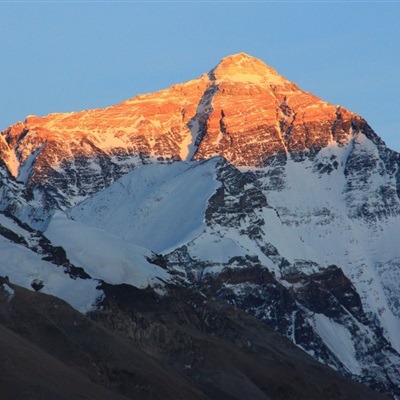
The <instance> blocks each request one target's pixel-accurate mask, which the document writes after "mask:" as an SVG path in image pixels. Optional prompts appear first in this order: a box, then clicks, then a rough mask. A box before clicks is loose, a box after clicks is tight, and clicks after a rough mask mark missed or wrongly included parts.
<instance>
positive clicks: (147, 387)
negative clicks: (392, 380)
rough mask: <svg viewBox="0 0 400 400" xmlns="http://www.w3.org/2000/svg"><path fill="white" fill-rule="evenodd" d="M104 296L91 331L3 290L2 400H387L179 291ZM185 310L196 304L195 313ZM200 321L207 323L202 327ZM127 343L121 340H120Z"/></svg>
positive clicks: (39, 299) (40, 300)
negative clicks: (4, 399) (161, 295)
mask: <svg viewBox="0 0 400 400" xmlns="http://www.w3.org/2000/svg"><path fill="white" fill-rule="evenodd" d="M105 292H106V293H107V296H106V298H105V299H104V301H103V307H104V310H103V312H97V313H96V314H95V315H92V319H97V320H98V321H99V322H97V323H96V322H93V320H90V319H89V318H87V317H85V316H83V315H82V314H79V313H78V312H76V311H75V310H73V309H72V308H71V307H69V306H68V305H67V304H66V303H64V302H62V301H60V300H58V299H57V298H54V297H52V296H48V295H44V294H41V293H32V292H28V291H27V290H25V289H23V288H21V287H18V286H16V285H14V284H12V283H11V282H9V281H4V280H2V283H1V285H0V348H1V352H2V357H1V361H0V363H1V365H2V366H3V368H2V376H1V378H0V388H1V390H2V395H3V396H5V395H6V396H8V397H7V398H13V399H27V398H29V399H53V400H54V399H67V398H71V397H73V398H74V399H95V398H104V399H121V400H122V399H127V398H135V399H188V398H190V399H199V400H200V399H204V400H206V399H221V398H226V399H240V398H244V397H246V398H249V399H254V400H267V399H270V398H274V399H309V398H313V399H323V398H327V397H326V396H328V398H330V399H351V398H354V397H358V398H363V399H371V400H372V399H376V400H378V399H383V398H385V397H384V396H382V395H379V394H377V393H374V392H373V391H371V390H369V389H367V388H366V387H363V386H361V385H358V384H356V383H354V382H351V381H350V380H346V379H344V378H343V377H341V376H340V375H339V374H337V373H334V372H333V371H331V370H330V369H329V368H327V367H325V366H323V365H321V364H318V363H317V362H315V361H314V360H312V358H311V357H308V356H307V355H305V354H304V353H303V352H301V351H300V350H299V349H297V348H296V347H295V346H293V345H291V343H290V342H289V341H288V340H286V339H284V338H282V337H280V336H279V335H277V334H276V333H274V332H273V331H270V330H268V329H267V328H266V327H265V326H263V325H262V324H261V323H260V322H259V321H257V320H256V319H252V318H251V317H248V316H246V315H245V314H243V313H238V312H237V311H234V310H233V309H231V308H229V307H227V306H226V305H224V304H223V303H222V304H219V305H217V304H215V302H207V303H204V302H203V300H202V299H200V298H199V297H198V296H197V295H195V294H193V293H191V292H190V291H189V292H188V291H187V290H182V291H180V293H177V292H174V293H171V296H170V297H169V298H168V299H166V298H164V300H162V299H161V298H159V297H158V296H157V295H155V293H151V291H146V292H142V293H141V292H140V291H138V290H136V291H135V290H134V288H132V287H129V286H128V285H125V286H124V285H121V286H115V287H111V286H108V287H107V288H105ZM127 293H129V296H126V294H127ZM211 303H213V304H211ZM185 304H186V305H185ZM190 304H197V306H198V307H199V309H198V312H197V313H193V307H192V306H190ZM177 313H178V315H179V318H183V320H177V319H176V315H177ZM200 313H206V314H207V315H208V317H209V323H210V324H211V325H210V326H209V327H207V325H205V324H204V321H202V318H199V316H200ZM134 321H136V323H135V324H136V326H135V328H134V329H132V326H133V323H134ZM100 323H101V324H102V325H105V326H107V325H109V326H111V327H113V328H112V329H113V330H114V332H113V331H111V330H110V329H108V328H107V327H104V326H101V324H100ZM115 324H117V326H118V328H117V329H115ZM221 324H222V325H221ZM126 328H131V329H129V330H128V329H126ZM116 331H117V332H116ZM128 334H129V335H130V338H129V339H128V338H127V337H124V336H127V335H128ZM157 335H163V340H160V337H157ZM177 338H179V340H177ZM277 349H281V350H277ZM227 355H229V356H227ZM287 382H290V385H287Z"/></svg>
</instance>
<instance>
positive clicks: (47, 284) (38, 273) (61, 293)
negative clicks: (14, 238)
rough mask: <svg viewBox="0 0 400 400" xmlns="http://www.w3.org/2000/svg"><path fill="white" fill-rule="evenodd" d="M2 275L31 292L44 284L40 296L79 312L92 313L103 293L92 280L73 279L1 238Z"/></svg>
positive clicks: (23, 248)
mask: <svg viewBox="0 0 400 400" xmlns="http://www.w3.org/2000/svg"><path fill="white" fill-rule="evenodd" d="M0 254H1V261H0V275H2V276H6V275H7V276H8V277H9V279H10V281H11V282H13V283H15V284H17V285H19V286H22V287H25V288H27V289H30V290H32V286H31V284H32V282H33V281H34V280H38V281H42V282H43V284H44V287H43V288H42V289H41V292H43V293H47V294H51V295H54V296H57V297H59V298H61V299H63V300H65V301H66V302H67V303H69V304H70V305H71V306H72V307H74V308H75V309H77V310H78V311H80V312H87V311H89V310H91V309H92V307H93V305H94V304H95V302H96V300H97V299H98V297H99V296H101V294H102V292H100V291H98V290H97V289H96V287H97V286H98V282H96V281H94V280H92V279H85V280H83V279H75V280H74V279H71V278H70V277H69V275H68V274H66V273H65V272H64V270H63V269H62V267H58V266H56V265H54V264H51V263H49V262H46V261H43V260H42V259H41V257H42V256H41V255H39V254H36V253H34V252H32V251H31V250H29V249H27V248H26V247H23V246H20V245H17V244H14V243H12V242H10V241H9V240H7V239H5V238H3V237H2V236H0Z"/></svg>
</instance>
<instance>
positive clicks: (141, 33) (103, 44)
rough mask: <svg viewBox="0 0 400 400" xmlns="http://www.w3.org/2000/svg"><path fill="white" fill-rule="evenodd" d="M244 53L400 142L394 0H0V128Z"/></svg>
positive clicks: (189, 74)
mask: <svg viewBox="0 0 400 400" xmlns="http://www.w3.org/2000/svg"><path fill="white" fill-rule="evenodd" d="M242 51H243V52H245V53H248V54H249V55H252V56H254V57H257V58H260V59H261V60H263V61H264V62H266V63H267V64H268V65H270V66H271V67H273V68H275V69H276V70H277V71H278V72H279V73H280V74H282V75H284V76H285V77H286V78H288V79H290V80H291V81H293V82H295V83H297V84H298V85H299V86H300V87H301V88H302V89H303V90H306V91H308V92H312V93H314V94H315V95H317V96H319V97H321V98H322V99H324V100H326V101H329V102H331V103H333V104H335V105H342V106H344V107H345V108H347V109H349V110H351V111H354V112H356V113H358V114H360V115H362V116H363V117H364V118H365V119H366V120H367V121H368V122H369V124H370V125H371V126H372V128H373V129H374V130H375V131H376V133H378V134H379V135H380V136H381V137H382V138H383V139H384V140H385V142H386V143H387V145H388V146H389V147H391V148H393V149H395V150H397V151H400V112H399V98H398V97H399V92H400V2H399V1H384V0H381V1H351V0H346V1H284V0H280V1H218V0H213V1H73V0H69V1H18V0H12V1H5V0H0V107H1V108H0V130H3V129H4V128H6V127H7V126H9V125H11V124H13V123H15V122H17V121H21V120H22V121H23V120H24V119H25V117H26V116H27V115H30V114H34V115H40V116H43V115H46V114H48V113H50V112H64V111H65V112H67V111H80V110H82V109H89V108H95V107H105V106H109V105H112V104H116V103H118V102H120V101H122V100H125V99H127V98H130V97H133V96H135V95H137V94H139V93H147V92H153V91H156V90H160V89H165V88H167V87H169V86H170V85H172V84H174V83H180V82H185V81H187V80H190V79H194V78H197V77H199V76H200V75H201V74H203V73H204V72H207V71H209V70H210V69H211V68H213V67H214V66H215V65H216V64H218V62H219V61H220V60H221V58H223V57H225V56H228V55H230V54H235V53H239V52H242Z"/></svg>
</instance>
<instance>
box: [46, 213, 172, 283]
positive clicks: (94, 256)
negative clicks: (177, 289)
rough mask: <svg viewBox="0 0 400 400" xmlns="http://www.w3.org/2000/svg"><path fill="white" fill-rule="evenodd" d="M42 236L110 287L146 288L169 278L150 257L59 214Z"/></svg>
mask: <svg viewBox="0 0 400 400" xmlns="http://www.w3.org/2000/svg"><path fill="white" fill-rule="evenodd" d="M45 235H46V236H47V237H48V238H49V239H50V240H51V241H52V243H53V244H54V245H59V246H62V247H63V248H64V249H65V251H66V253H67V257H68V258H69V260H70V261H71V262H72V263H73V264H74V265H75V266H77V267H82V268H83V269H84V270H85V271H86V272H87V273H88V274H89V275H90V276H91V277H92V278H96V279H102V280H104V281H106V282H108V283H111V284H121V283H127V284H130V285H133V286H136V287H137V288H146V287H147V286H149V285H152V284H157V283H158V284H160V283H162V281H166V280H168V279H169V275H168V273H167V272H166V271H165V270H164V269H162V268H161V267H158V266H156V265H154V264H151V263H149V262H148V261H147V257H151V256H152V255H153V254H152V253H151V252H150V251H149V250H146V249H143V248H140V247H138V246H135V245H134V244H132V243H128V242H126V241H125V240H123V239H121V238H120V237H117V236H115V235H112V234H110V233H107V232H105V231H103V230H101V229H99V228H94V227H92V226H89V225H86V224H84V223H82V222H79V221H74V220H72V219H70V218H68V217H67V216H66V214H64V213H63V212H61V211H57V212H56V213H55V214H54V216H53V217H52V219H51V221H50V223H49V226H48V228H47V230H46V232H45Z"/></svg>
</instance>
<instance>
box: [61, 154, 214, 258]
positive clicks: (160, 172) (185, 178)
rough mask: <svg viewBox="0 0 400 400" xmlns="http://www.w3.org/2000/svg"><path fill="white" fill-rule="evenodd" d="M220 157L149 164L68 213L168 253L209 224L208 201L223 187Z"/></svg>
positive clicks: (153, 249)
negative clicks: (217, 175) (218, 165)
mask: <svg viewBox="0 0 400 400" xmlns="http://www.w3.org/2000/svg"><path fill="white" fill-rule="evenodd" d="M219 160H220V159H219V158H214V159H211V160H208V161H206V162H190V163H186V162H176V163H173V164H168V165H146V166H143V167H141V168H139V169H137V170H133V171H132V172H130V173H129V174H127V175H124V176H123V177H122V178H120V179H119V180H118V181H117V182H116V183H114V184H113V185H111V186H110V187H109V188H107V189H105V190H104V191H102V192H99V193H97V194H96V195H94V196H92V197H91V198H90V199H88V200H86V201H84V202H82V203H81V204H78V205H77V206H76V207H74V208H73V209H71V211H70V213H69V215H70V216H71V217H72V218H74V219H76V220H79V221H81V222H84V223H86V224H89V225H92V226H96V227H98V228H101V229H104V230H106V231H107V232H110V233H112V234H114V235H117V236H119V237H121V238H123V239H125V240H126V241H128V242H130V243H135V244H137V245H139V246H141V247H144V248H148V249H151V250H152V251H155V252H157V253H165V252H168V251H170V250H171V249H173V248H176V247H178V246H180V245H182V244H184V243H187V242H189V241H191V240H192V239H193V238H195V237H197V236H198V235H199V234H200V233H201V232H202V231H203V230H204V229H205V227H206V224H205V222H204V213H205V209H206V206H207V201H208V199H209V198H210V196H212V194H213V193H214V192H215V190H216V189H217V187H218V186H219V185H220V183H219V182H217V181H216V180H215V165H216V163H217V162H218V161H219Z"/></svg>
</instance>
